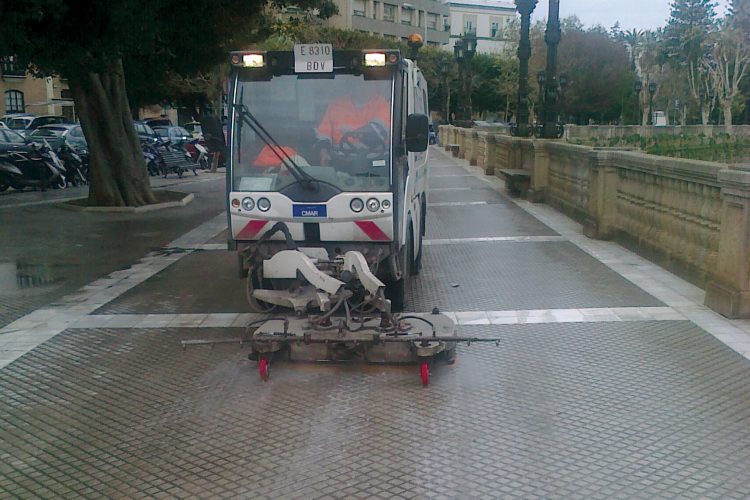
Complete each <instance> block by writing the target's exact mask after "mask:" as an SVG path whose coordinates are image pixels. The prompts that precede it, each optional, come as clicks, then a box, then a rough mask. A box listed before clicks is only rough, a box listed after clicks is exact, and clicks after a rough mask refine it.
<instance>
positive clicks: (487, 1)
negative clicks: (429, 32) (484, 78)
mask: <svg viewBox="0 0 750 500" xmlns="http://www.w3.org/2000/svg"><path fill="white" fill-rule="evenodd" d="M448 6H449V8H450V38H451V43H450V44H449V45H448V46H446V48H447V49H449V50H452V46H453V43H454V42H455V40H456V39H458V38H460V37H461V35H463V34H465V33H475V34H476V36H477V52H480V53H484V54H496V53H499V52H502V51H503V50H504V49H505V48H506V45H507V44H508V41H507V37H506V33H507V31H508V29H513V28H514V26H515V23H514V21H515V19H516V6H515V5H514V4H513V3H512V2H501V1H498V0H449V1H448Z"/></svg>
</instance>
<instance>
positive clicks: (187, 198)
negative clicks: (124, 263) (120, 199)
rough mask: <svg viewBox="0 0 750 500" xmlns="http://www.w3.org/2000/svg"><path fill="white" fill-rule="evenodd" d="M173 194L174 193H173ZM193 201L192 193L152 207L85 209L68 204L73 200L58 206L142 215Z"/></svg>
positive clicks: (84, 208) (89, 210)
mask: <svg viewBox="0 0 750 500" xmlns="http://www.w3.org/2000/svg"><path fill="white" fill-rule="evenodd" d="M173 192H174V191H173ZM85 199H86V198H85V197H81V198H76V199H75V200H85ZM194 199H195V195H194V194H193V193H188V194H186V195H185V196H184V197H183V198H182V199H180V200H177V201H167V202H164V203H154V204H152V205H143V206H141V207H86V206H81V205H74V204H72V203H69V202H70V201H75V200H67V201H66V202H63V203H60V204H59V206H60V207H61V208H64V209H66V210H74V211H76V212H98V213H129V214H132V213H136V214H138V213H144V212H153V211H155V210H163V209H165V208H175V207H184V206H185V205H187V204H188V203H190V202H191V201H193V200H194Z"/></svg>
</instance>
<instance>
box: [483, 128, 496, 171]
mask: <svg viewBox="0 0 750 500" xmlns="http://www.w3.org/2000/svg"><path fill="white" fill-rule="evenodd" d="M496 164H497V139H496V138H495V136H494V135H493V134H487V135H486V136H484V165H483V166H482V168H484V174H485V175H495V168H496V167H495V165H496Z"/></svg>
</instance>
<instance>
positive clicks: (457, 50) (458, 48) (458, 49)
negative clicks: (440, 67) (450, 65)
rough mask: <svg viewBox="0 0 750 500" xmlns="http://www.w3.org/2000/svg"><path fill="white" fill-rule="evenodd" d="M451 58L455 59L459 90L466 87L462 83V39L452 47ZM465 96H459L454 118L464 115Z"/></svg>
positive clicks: (463, 78) (460, 117)
mask: <svg viewBox="0 0 750 500" xmlns="http://www.w3.org/2000/svg"><path fill="white" fill-rule="evenodd" d="M453 57H454V58H455V59H456V63H457V64H458V82H459V88H460V89H462V92H463V89H464V88H465V87H466V84H465V82H464V80H465V75H464V39H463V38H459V39H458V40H456V43H455V44H454V45H453ZM465 102H466V99H465V96H461V98H460V99H459V100H458V106H456V108H457V109H456V111H457V113H456V116H457V118H459V119H462V118H463V114H464V109H463V108H464V106H465Z"/></svg>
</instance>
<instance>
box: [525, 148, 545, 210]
mask: <svg viewBox="0 0 750 500" xmlns="http://www.w3.org/2000/svg"><path fill="white" fill-rule="evenodd" d="M532 144H533V151H534V164H533V166H532V169H531V186H529V192H528V193H527V194H526V199H527V200H528V201H530V202H532V203H544V196H545V194H546V192H547V185H548V182H549V181H548V178H549V154H548V153H547V148H546V147H545V143H544V141H538V140H534V141H533V143H532Z"/></svg>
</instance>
